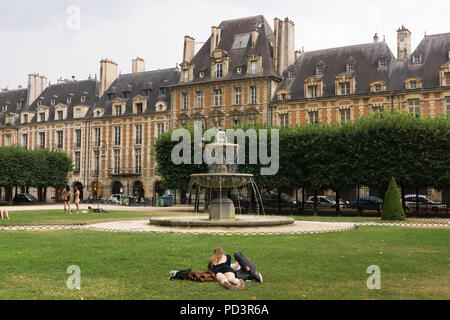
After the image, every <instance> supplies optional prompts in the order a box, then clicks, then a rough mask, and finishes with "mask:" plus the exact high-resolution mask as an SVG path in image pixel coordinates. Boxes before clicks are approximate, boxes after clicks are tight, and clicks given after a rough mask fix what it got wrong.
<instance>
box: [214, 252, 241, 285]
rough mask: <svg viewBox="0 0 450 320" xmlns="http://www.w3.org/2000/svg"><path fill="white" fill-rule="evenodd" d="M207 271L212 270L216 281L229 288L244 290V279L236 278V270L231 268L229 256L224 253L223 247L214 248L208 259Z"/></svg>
mask: <svg viewBox="0 0 450 320" xmlns="http://www.w3.org/2000/svg"><path fill="white" fill-rule="evenodd" d="M208 271H212V272H214V274H215V275H216V279H217V281H219V283H220V284H221V285H222V286H223V287H225V288H227V289H230V290H244V289H245V282H244V280H241V279H237V278H236V271H235V270H234V269H233V268H231V256H230V255H228V254H225V252H224V250H223V248H221V247H217V248H216V249H214V255H213V256H212V257H211V259H209V263H208Z"/></svg>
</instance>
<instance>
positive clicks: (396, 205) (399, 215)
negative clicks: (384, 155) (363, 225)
mask: <svg viewBox="0 0 450 320" xmlns="http://www.w3.org/2000/svg"><path fill="white" fill-rule="evenodd" d="M381 219H382V220H406V217H405V211H404V210H403V207H402V202H401V199H400V193H399V192H398V187H397V184H396V183H395V179H394V178H392V179H391V182H390V183H389V186H388V189H387V191H386V194H385V196H384V205H383V214H382V215H381Z"/></svg>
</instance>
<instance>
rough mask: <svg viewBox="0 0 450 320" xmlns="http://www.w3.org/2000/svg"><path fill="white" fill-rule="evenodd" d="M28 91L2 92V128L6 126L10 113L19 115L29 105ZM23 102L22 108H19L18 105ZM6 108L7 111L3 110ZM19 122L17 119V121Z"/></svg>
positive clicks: (0, 101) (0, 102) (0, 103)
mask: <svg viewBox="0 0 450 320" xmlns="http://www.w3.org/2000/svg"><path fill="white" fill-rule="evenodd" d="M27 96H28V89H17V90H11V91H4V92H0V127H4V126H5V115H6V114H8V113H15V114H18V112H20V111H21V110H23V109H25V107H26V103H27ZM18 102H21V104H22V107H21V108H18V105H17V103H18ZM3 106H6V110H5V111H2V110H3ZM16 122H17V119H16Z"/></svg>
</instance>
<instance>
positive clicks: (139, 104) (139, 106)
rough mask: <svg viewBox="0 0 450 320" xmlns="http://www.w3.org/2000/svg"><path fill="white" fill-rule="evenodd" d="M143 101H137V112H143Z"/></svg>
mask: <svg viewBox="0 0 450 320" xmlns="http://www.w3.org/2000/svg"><path fill="white" fill-rule="evenodd" d="M142 110H143V107H142V103H136V114H142Z"/></svg>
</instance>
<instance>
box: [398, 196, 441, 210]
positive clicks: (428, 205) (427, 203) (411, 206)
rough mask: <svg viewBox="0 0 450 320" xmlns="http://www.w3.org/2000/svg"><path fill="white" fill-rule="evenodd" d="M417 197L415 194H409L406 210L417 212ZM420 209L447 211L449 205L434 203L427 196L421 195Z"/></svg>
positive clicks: (406, 199) (406, 198) (406, 200)
mask: <svg viewBox="0 0 450 320" xmlns="http://www.w3.org/2000/svg"><path fill="white" fill-rule="evenodd" d="M416 199H417V197H416V195H415V194H408V195H406V196H405V207H406V210H415V209H416V204H417V200H416ZM419 209H421V210H424V209H425V210H426V209H430V210H433V211H438V210H447V205H446V204H443V203H441V202H438V201H434V200H432V199H430V198H429V197H427V196H424V195H419Z"/></svg>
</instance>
